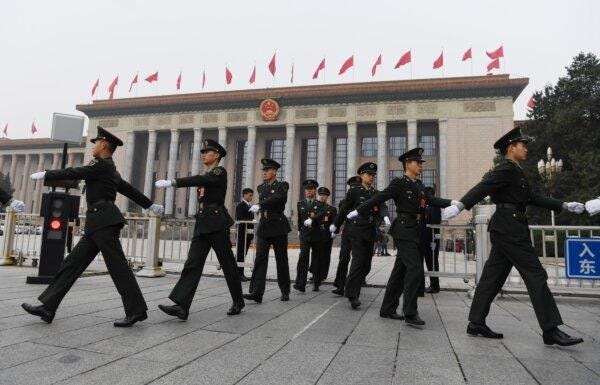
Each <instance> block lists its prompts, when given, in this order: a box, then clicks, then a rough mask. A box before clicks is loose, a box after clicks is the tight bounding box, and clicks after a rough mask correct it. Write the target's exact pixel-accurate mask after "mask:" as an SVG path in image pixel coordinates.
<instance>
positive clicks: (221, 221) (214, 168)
mask: <svg viewBox="0 0 600 385" xmlns="http://www.w3.org/2000/svg"><path fill="white" fill-rule="evenodd" d="M201 153H202V163H203V164H204V166H205V167H206V173H204V175H194V176H189V177H185V178H178V179H175V180H158V181H156V187H158V188H168V187H171V188H180V187H198V189H197V193H198V212H197V214H196V224H195V226H194V237H193V238H192V243H191V244H190V250H189V252H188V258H187V260H186V261H185V265H184V267H183V271H182V272H181V277H180V278H179V281H177V284H176V285H175V287H174V288H173V290H172V291H171V294H170V295H169V299H170V300H171V301H173V302H175V305H170V306H169V305H158V307H159V309H160V310H162V311H163V312H165V313H167V314H168V315H171V316H174V317H177V318H179V319H182V320H186V319H187V318H188V315H189V311H190V306H191V305H192V300H193V299H194V295H195V294H196V289H197V288H198V284H199V283H200V277H202V270H204V263H205V262H206V257H207V256H208V253H209V251H210V249H211V248H212V249H213V250H214V251H215V254H216V255H217V259H218V260H219V264H220V265H221V268H222V269H223V274H224V275H225V281H226V282H227V287H228V288H229V293H230V294H231V299H232V300H233V304H232V305H231V307H230V308H229V311H228V312H227V315H236V314H240V312H241V311H242V309H243V308H244V299H243V297H242V284H241V282H240V275H239V273H238V271H237V264H236V262H235V258H234V256H233V251H231V240H230V238H229V228H230V227H231V225H233V223H234V222H233V219H231V216H230V215H229V213H228V212H227V209H226V208H225V194H226V192H227V171H226V170H225V168H224V167H221V166H219V161H220V160H221V159H222V158H224V157H225V156H226V155H227V151H225V149H224V148H223V146H221V145H220V144H219V143H218V142H216V141H214V140H211V139H206V140H204V143H203V147H202V150H201Z"/></svg>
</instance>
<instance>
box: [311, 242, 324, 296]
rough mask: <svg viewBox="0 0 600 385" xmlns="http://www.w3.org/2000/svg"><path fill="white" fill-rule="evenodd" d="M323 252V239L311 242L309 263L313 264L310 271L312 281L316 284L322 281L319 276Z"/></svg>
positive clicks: (320, 274)
mask: <svg viewBox="0 0 600 385" xmlns="http://www.w3.org/2000/svg"><path fill="white" fill-rule="evenodd" d="M324 252H325V250H324V241H323V240H320V241H316V242H311V254H310V259H311V265H312V266H313V271H312V273H313V278H314V282H315V283H316V284H317V285H319V284H321V281H322V278H321V276H322V275H323V273H322V269H323V253H324Z"/></svg>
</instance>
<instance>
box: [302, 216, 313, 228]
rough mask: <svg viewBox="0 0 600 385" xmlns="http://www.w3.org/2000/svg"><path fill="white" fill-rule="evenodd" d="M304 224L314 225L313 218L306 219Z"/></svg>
mask: <svg viewBox="0 0 600 385" xmlns="http://www.w3.org/2000/svg"><path fill="white" fill-rule="evenodd" d="M304 226H306V227H310V226H312V219H310V218H308V219H307V220H305V221H304Z"/></svg>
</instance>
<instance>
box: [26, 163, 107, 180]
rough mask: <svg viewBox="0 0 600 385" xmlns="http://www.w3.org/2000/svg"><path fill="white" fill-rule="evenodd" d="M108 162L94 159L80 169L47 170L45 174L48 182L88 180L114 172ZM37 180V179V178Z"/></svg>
mask: <svg viewBox="0 0 600 385" xmlns="http://www.w3.org/2000/svg"><path fill="white" fill-rule="evenodd" d="M113 168H114V166H112V165H111V164H110V163H108V162H107V161H104V160H102V159H92V160H91V161H90V163H88V164H86V165H85V166H80V167H67V168H63V169H58V170H47V171H46V172H45V174H44V179H46V180H73V179H83V180H86V179H88V178H91V177H98V176H99V175H102V174H105V173H108V172H110V171H111V170H113ZM36 179H37V178H36Z"/></svg>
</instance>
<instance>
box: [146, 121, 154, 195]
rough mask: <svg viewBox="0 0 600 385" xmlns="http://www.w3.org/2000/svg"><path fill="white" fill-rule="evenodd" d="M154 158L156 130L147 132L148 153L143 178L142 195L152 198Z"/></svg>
mask: <svg viewBox="0 0 600 385" xmlns="http://www.w3.org/2000/svg"><path fill="white" fill-rule="evenodd" d="M155 157H156V130H148V153H147V155H146V173H145V174H146V175H145V176H144V195H145V196H147V197H148V198H150V197H152V190H153V189H154V180H152V179H153V178H152V175H153V174H154V158H155Z"/></svg>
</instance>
